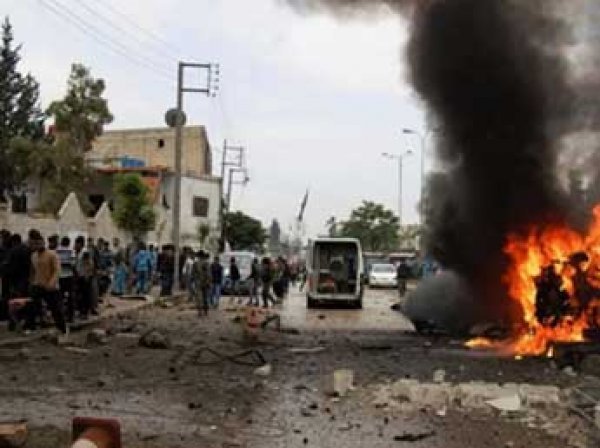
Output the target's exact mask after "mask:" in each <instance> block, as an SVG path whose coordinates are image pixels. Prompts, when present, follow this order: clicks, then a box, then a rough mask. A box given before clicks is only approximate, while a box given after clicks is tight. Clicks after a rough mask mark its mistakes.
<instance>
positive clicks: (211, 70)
mask: <svg viewBox="0 0 600 448" xmlns="http://www.w3.org/2000/svg"><path fill="white" fill-rule="evenodd" d="M186 69H193V70H196V71H197V72H201V73H205V74H206V85H204V86H200V87H197V86H191V87H186V85H185V70H186ZM218 83H219V66H218V64H199V63H195V62H179V63H178V64H177V105H176V108H175V109H170V110H169V111H167V113H166V115H165V121H166V122H167V125H169V126H170V127H172V128H175V188H174V193H173V245H174V246H175V260H174V261H175V276H174V280H175V285H177V284H178V282H179V255H180V253H181V248H180V242H181V238H180V236H181V177H182V176H181V172H182V167H181V162H182V161H181V159H182V146H183V127H184V126H185V123H186V120H187V119H186V115H185V112H184V111H183V95H184V93H201V94H204V95H206V96H208V97H213V98H214V97H215V96H216V95H217V90H218V89H219V86H218Z"/></svg>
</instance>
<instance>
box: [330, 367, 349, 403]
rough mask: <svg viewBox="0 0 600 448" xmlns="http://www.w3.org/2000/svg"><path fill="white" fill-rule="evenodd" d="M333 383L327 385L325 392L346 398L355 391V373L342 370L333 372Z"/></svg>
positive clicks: (331, 378)
mask: <svg viewBox="0 0 600 448" xmlns="http://www.w3.org/2000/svg"><path fill="white" fill-rule="evenodd" d="M330 380H331V381H332V382H331V383H330V384H327V385H326V387H325V391H326V392H328V393H330V394H331V395H334V396H336V397H344V396H345V395H346V394H347V393H348V392H349V391H351V390H354V371H352V370H349V369H340V370H336V371H334V372H333V375H332V376H331V377H330Z"/></svg>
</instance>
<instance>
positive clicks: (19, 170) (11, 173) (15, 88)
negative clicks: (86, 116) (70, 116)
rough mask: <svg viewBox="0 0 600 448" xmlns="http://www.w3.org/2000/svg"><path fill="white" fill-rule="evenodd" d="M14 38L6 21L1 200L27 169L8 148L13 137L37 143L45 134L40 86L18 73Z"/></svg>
mask: <svg viewBox="0 0 600 448" xmlns="http://www.w3.org/2000/svg"><path fill="white" fill-rule="evenodd" d="M13 39H14V38H13V32H12V27H11V25H10V22H9V20H8V18H6V19H5V21H4V23H3V25H2V42H1V43H0V199H4V198H5V196H4V195H5V193H9V194H10V193H12V192H13V191H14V190H15V189H17V188H18V187H20V186H21V184H22V182H23V171H26V170H27V169H28V168H27V167H24V166H23V165H21V164H22V163H23V157H22V155H23V154H22V152H19V150H18V148H17V149H16V150H13V149H12V148H11V143H12V141H13V140H14V139H15V138H23V139H30V140H32V141H39V140H41V139H42V137H43V134H44V126H43V122H44V115H43V114H42V112H41V109H40V106H39V85H38V83H37V81H36V80H35V79H34V78H33V77H32V76H31V75H29V74H27V75H23V74H22V73H20V72H19V71H18V64H19V62H20V60H21V57H20V55H19V53H20V50H21V46H16V47H15V46H14V45H13ZM19 145H22V143H18V144H17V146H19ZM13 156H15V157H14V158H13Z"/></svg>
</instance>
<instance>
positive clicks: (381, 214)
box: [339, 201, 398, 252]
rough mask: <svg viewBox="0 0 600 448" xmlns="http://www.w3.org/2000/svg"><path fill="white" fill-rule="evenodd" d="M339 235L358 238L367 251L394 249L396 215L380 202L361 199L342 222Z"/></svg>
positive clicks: (396, 243) (395, 247)
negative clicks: (357, 205) (360, 202)
mask: <svg viewBox="0 0 600 448" xmlns="http://www.w3.org/2000/svg"><path fill="white" fill-rule="evenodd" d="M339 236H342V237H350V238H358V239H359V240H360V242H361V244H362V246H363V248H364V249H365V250H368V251H374V252H378V251H385V250H394V249H397V248H398V217H397V216H395V215H394V212H393V211H391V210H388V209H386V208H385V207H384V206H383V205H381V204H376V203H375V202H371V201H363V203H362V205H361V206H360V207H358V208H356V209H354V210H353V211H352V213H351V215H350V219H349V220H348V221H345V222H344V223H342V225H341V229H340V232H339Z"/></svg>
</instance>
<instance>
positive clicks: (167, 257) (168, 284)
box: [158, 244, 175, 297]
mask: <svg viewBox="0 0 600 448" xmlns="http://www.w3.org/2000/svg"><path fill="white" fill-rule="evenodd" d="M158 270H159V272H160V296H161V297H168V296H171V295H173V277H174V276H175V255H174V248H173V246H172V245H170V244H169V245H165V246H163V248H162V253H161V255H160V257H159V261H158Z"/></svg>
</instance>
